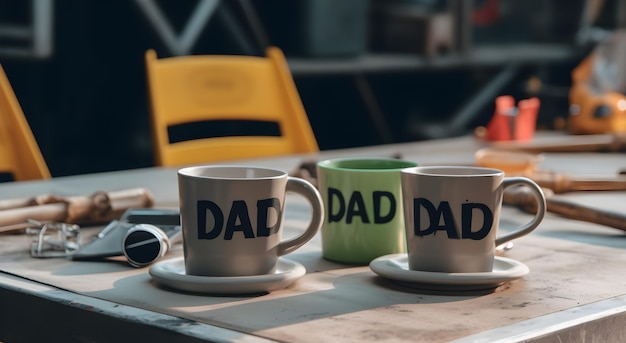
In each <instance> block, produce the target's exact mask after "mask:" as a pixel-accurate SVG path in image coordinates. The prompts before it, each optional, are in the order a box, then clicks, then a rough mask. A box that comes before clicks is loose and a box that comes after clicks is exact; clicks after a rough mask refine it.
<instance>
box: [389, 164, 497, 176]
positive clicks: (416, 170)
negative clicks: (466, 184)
mask: <svg viewBox="0 0 626 343" xmlns="http://www.w3.org/2000/svg"><path fill="white" fill-rule="evenodd" d="M401 173H402V174H406V175H419V176H430V177H480V176H482V177H493V176H501V175H504V171H502V170H500V169H495V168H487V167H476V166H417V167H410V168H404V169H402V170H401Z"/></svg>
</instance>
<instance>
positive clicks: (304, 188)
mask: <svg viewBox="0 0 626 343" xmlns="http://www.w3.org/2000/svg"><path fill="white" fill-rule="evenodd" d="M287 192H293V193H296V194H300V195H302V196H303V197H304V198H305V199H307V200H308V202H309V203H310V204H311V212H312V213H311V222H310V223H309V227H307V229H306V230H305V231H304V232H303V233H302V234H301V235H299V236H296V237H294V238H291V239H289V240H286V241H282V242H280V244H278V248H277V253H278V256H282V255H286V254H289V253H291V252H293V251H295V250H296V249H298V248H300V247H301V246H303V245H304V244H305V243H306V242H308V241H310V240H311V239H312V238H313V237H314V236H315V234H317V232H318V231H319V229H320V227H322V223H323V222H324V206H323V204H322V196H321V195H320V193H319V191H318V190H317V189H316V188H315V186H313V185H312V184H311V183H310V182H308V181H306V180H304V179H300V178H297V177H291V176H290V177H289V178H288V180H287Z"/></svg>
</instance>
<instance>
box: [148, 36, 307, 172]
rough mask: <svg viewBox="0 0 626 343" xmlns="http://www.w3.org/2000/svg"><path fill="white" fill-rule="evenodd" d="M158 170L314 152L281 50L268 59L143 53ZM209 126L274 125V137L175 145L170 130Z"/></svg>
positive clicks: (223, 138)
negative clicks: (160, 56) (226, 123)
mask: <svg viewBox="0 0 626 343" xmlns="http://www.w3.org/2000/svg"><path fill="white" fill-rule="evenodd" d="M145 58H146V67H147V74H148V86H149V87H148V88H149V92H150V104H151V119H152V133H153V143H154V149H155V159H156V164H157V165H160V166H172V165H183V164H197V163H205V162H213V161H223V160H232V159H242V158H253V157H262V156H275V155H287V154H297V153H310V152H317V151H319V147H318V145H317V140H316V138H315V135H314V133H313V130H312V128H311V125H310V123H309V119H308V117H307V115H306V112H305V110H304V106H303V104H302V101H301V99H300V96H299V94H298V90H297V88H296V86H295V83H294V81H293V78H292V76H291V72H290V70H289V67H288V65H287V62H286V60H285V57H284V55H283V53H282V51H281V50H280V49H278V48H276V47H269V48H267V49H266V57H257V56H226V55H196V56H178V57H170V58H161V59H157V56H156V52H155V51H154V50H148V51H147V52H146V56H145ZM202 122H207V123H208V124H212V123H219V122H228V123H230V122H232V123H233V124H235V125H236V123H237V122H239V123H241V122H253V123H257V124H256V125H262V124H263V123H274V124H277V126H278V129H279V131H280V132H279V135H270V136H265V135H263V136H260V135H254V136H246V135H221V134H222V132H219V135H217V136H214V137H200V138H198V139H190V140H184V141H179V142H172V141H171V140H170V138H171V137H170V134H169V130H170V129H171V128H172V127H174V126H177V125H178V126H180V125H185V124H191V125H196V124H197V123H202Z"/></svg>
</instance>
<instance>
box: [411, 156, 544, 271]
mask: <svg viewBox="0 0 626 343" xmlns="http://www.w3.org/2000/svg"><path fill="white" fill-rule="evenodd" d="M401 173H402V177H401V179H402V195H403V206H404V215H405V228H406V235H407V250H408V260H409V268H410V269H411V270H420V271H431V272H446V273H473V272H490V271H492V268H493V261H494V257H495V248H496V246H498V245H500V244H503V243H505V242H507V241H510V240H512V239H515V238H518V237H521V236H524V235H527V234H529V233H531V232H532V231H533V230H534V229H535V228H537V226H538V225H539V224H540V223H541V221H542V219H543V216H544V214H545V211H546V200H545V197H544V194H543V192H542V190H541V188H540V187H539V186H538V185H537V184H536V183H535V182H533V181H532V180H530V179H528V178H525V177H508V178H505V177H504V172H503V171H501V170H498V169H491V168H479V167H454V166H442V167H437V166H434V167H416V168H406V169H403V170H402V172H401ZM514 185H524V186H526V187H528V188H529V189H530V190H531V192H532V194H533V195H534V196H535V197H536V198H537V200H538V210H537V213H536V214H535V216H534V217H533V219H532V220H531V221H530V222H528V223H526V224H524V225H522V226H520V227H518V228H516V229H515V230H513V231H512V232H510V233H507V234H505V235H501V236H500V237H497V231H498V223H499V221H500V211H501V208H502V197H503V192H504V189H505V188H508V187H511V186H514Z"/></svg>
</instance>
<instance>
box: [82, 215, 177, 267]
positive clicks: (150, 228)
mask: <svg viewBox="0 0 626 343" xmlns="http://www.w3.org/2000/svg"><path fill="white" fill-rule="evenodd" d="M181 239H182V231H181V227H180V212H179V211H178V210H173V209H171V210H170V209H155V208H131V209H128V210H127V211H126V212H125V213H124V215H122V217H121V218H120V219H119V220H112V221H111V222H110V223H109V224H108V225H107V226H105V227H104V228H103V229H102V230H101V231H100V232H99V233H98V234H97V235H96V236H95V238H94V240H93V241H92V242H90V243H89V244H85V245H83V246H82V247H81V248H80V249H78V250H77V251H75V252H74V253H73V254H72V255H71V257H72V259H73V260H91V259H96V258H104V257H115V256H125V257H126V259H127V260H128V263H129V264H130V265H132V266H133V267H143V266H147V265H149V264H151V263H153V262H155V261H156V260H158V259H159V258H161V257H163V256H164V255H165V254H166V253H167V252H168V251H169V249H170V248H171V246H172V245H173V244H175V243H177V242H179V241H181Z"/></svg>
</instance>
